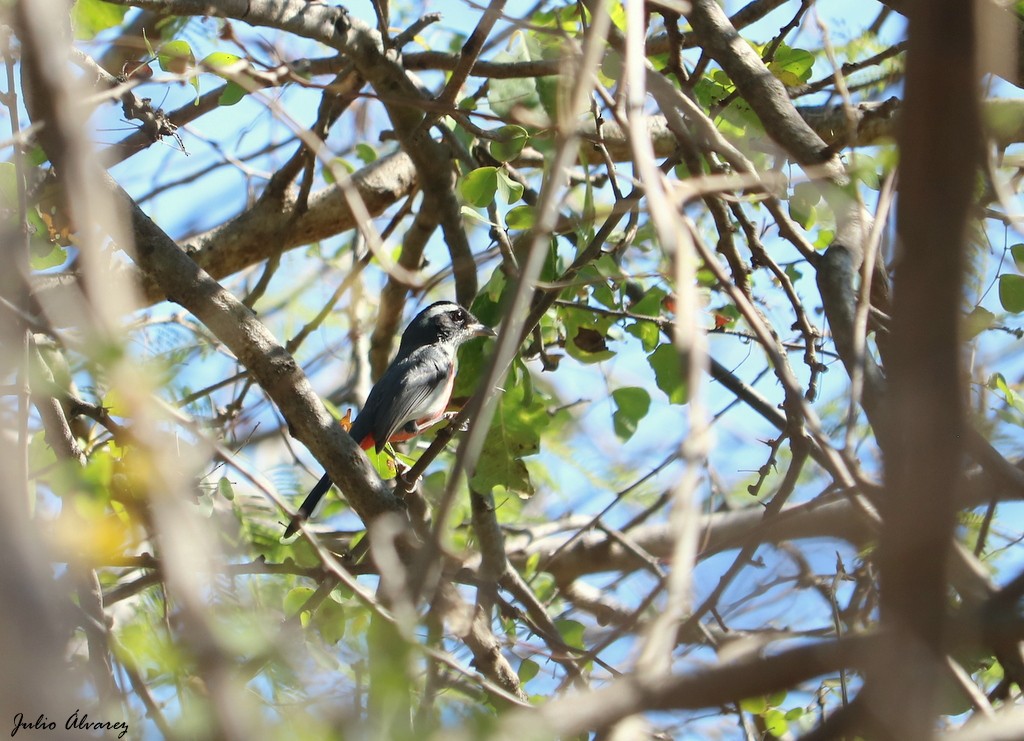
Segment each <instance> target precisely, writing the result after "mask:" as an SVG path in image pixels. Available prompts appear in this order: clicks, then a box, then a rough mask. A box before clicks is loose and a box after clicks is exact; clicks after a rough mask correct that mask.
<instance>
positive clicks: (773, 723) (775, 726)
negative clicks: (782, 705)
mask: <svg viewBox="0 0 1024 741" xmlns="http://www.w3.org/2000/svg"><path fill="white" fill-rule="evenodd" d="M764 727H765V728H766V729H767V731H768V733H770V734H771V735H772V736H774V737H775V738H782V737H783V736H785V735H786V731H788V730H789V723H788V722H787V721H786V714H785V713H783V712H782V711H781V710H778V709H777V708H772V709H771V710H769V711H768V712H767V713H765V714H764Z"/></svg>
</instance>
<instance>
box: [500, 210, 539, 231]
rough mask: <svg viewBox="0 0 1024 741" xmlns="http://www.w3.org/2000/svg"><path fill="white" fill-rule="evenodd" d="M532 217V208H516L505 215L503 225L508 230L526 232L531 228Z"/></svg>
mask: <svg viewBox="0 0 1024 741" xmlns="http://www.w3.org/2000/svg"><path fill="white" fill-rule="evenodd" d="M534 216H535V214H534V210H533V206H516V207H514V208H511V209H509V211H508V213H507V214H505V225H506V226H507V227H508V228H509V229H516V230H520V231H526V230H527V229H530V228H532V227H533V223H534Z"/></svg>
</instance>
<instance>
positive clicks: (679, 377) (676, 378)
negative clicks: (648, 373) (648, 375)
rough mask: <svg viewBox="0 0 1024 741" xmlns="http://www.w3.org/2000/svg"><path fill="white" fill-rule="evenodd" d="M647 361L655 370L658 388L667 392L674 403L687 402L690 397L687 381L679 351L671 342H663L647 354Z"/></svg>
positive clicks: (670, 400)
mask: <svg viewBox="0 0 1024 741" xmlns="http://www.w3.org/2000/svg"><path fill="white" fill-rule="evenodd" d="M647 362H648V363H650V365H651V369H652V370H654V379H655V381H656V382H657V384H658V388H660V389H661V390H662V391H664V392H665V394H666V395H667V396H668V400H669V402H670V403H672V404H685V403H686V400H687V399H688V398H689V391H688V390H687V388H686V382H685V381H684V380H683V371H682V367H681V365H680V361H679V352H678V351H677V350H676V348H675V347H674V346H673V345H671V344H669V343H662V344H661V345H660V346H659V347H658V349H657V350H655V351H654V352H652V353H651V354H650V355H648V356H647Z"/></svg>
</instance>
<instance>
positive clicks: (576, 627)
mask: <svg viewBox="0 0 1024 741" xmlns="http://www.w3.org/2000/svg"><path fill="white" fill-rule="evenodd" d="M555 628H557V629H558V635H560V636H562V640H563V641H564V642H565V645H567V646H570V647H572V648H579V649H582V648H583V647H584V646H583V633H584V630H585V627H584V625H583V623H580V622H577V621H576V620H556V621H555Z"/></svg>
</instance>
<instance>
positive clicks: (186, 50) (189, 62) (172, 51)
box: [156, 39, 196, 75]
mask: <svg viewBox="0 0 1024 741" xmlns="http://www.w3.org/2000/svg"><path fill="white" fill-rule="evenodd" d="M156 58H157V61H158V62H159V64H160V69H162V70H163V71H164V72H171V73H172V74H176V75H184V74H186V73H188V72H189V70H191V69H192V68H193V67H195V66H196V57H195V55H194V54H193V53H192V47H191V46H189V45H188V42H187V41H182V40H181V39H175V40H174V41H168V42H167V43H166V44H163V45H162V46H161V47H160V50H159V51H158V52H157V55H156Z"/></svg>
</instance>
